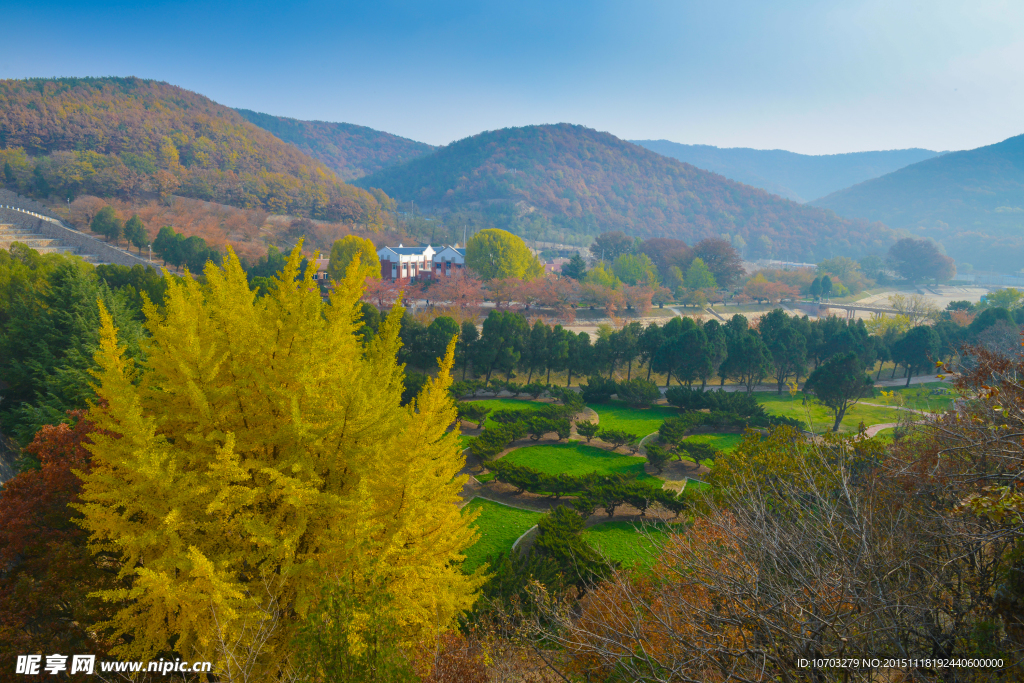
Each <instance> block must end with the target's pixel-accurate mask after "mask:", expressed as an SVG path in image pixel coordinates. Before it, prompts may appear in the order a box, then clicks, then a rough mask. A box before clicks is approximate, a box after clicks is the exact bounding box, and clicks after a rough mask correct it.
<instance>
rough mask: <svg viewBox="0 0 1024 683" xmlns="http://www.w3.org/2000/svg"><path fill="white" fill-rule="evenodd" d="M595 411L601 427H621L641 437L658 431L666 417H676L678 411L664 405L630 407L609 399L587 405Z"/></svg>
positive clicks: (622, 402)
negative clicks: (604, 401)
mask: <svg viewBox="0 0 1024 683" xmlns="http://www.w3.org/2000/svg"><path fill="white" fill-rule="evenodd" d="M588 407H589V408H593V409H594V412H596V413H597V416H598V418H599V419H598V423H599V424H600V426H601V429H622V430H624V431H627V432H629V433H630V434H636V435H637V436H638V437H640V438H641V439H642V438H644V437H645V436H647V435H648V434H650V433H652V432H656V431H658V428H659V427H661V423H662V422H664V421H665V418H667V417H678V415H679V411H678V410H676V409H675V408H666V407H665V406H654V407H653V408H645V409H641V408H630V407H629V406H627V405H626V403H625V402H624V401H609V402H608V403H595V404H590V405H588Z"/></svg>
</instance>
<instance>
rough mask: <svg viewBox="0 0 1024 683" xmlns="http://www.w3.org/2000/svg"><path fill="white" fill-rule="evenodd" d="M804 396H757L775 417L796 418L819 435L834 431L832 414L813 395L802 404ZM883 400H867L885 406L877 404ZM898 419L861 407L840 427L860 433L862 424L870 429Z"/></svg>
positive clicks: (883, 409) (884, 411)
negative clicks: (858, 426)
mask: <svg viewBox="0 0 1024 683" xmlns="http://www.w3.org/2000/svg"><path fill="white" fill-rule="evenodd" d="M804 396H805V394H804V393H803V392H798V393H797V395H796V396H790V395H789V394H788V393H786V392H783V393H782V395H781V396H780V395H778V394H776V393H774V392H771V393H769V392H756V393H755V394H754V397H755V398H756V399H757V402H758V403H760V404H761V405H763V406H764V409H765V410H767V411H768V412H769V413H771V414H773V415H780V416H783V417H792V418H796V419H797V420H800V421H801V422H802V423H804V425H805V426H806V428H807V429H808V430H809V431H812V432H815V433H822V432H825V431H828V430H830V429H832V422H833V419H832V412H831V411H830V410H829V409H828V408H826V407H825V406H823V405H822V404H820V403H817V402H816V401H814V399H813V397H812V396H810V395H806V396H807V404H806V405H804V404H803V401H802V399H803V397H804ZM881 398H882V397H881V396H875V397H874V398H866V399H863V400H865V401H868V402H870V403H881V401H880V400H875V399H881ZM896 417H897V415H896V411H895V410H893V409H892V408H887V407H885V406H869V405H865V404H864V403H858V404H857V405H855V406H854V407H852V408H850V409H849V410H847V411H846V416H845V417H844V418H843V422H842V424H840V425H839V430H840V431H845V432H856V431H857V425H859V424H860V422H861V421H862V420H863V421H864V425H865V426H866V427H870V426H871V425H874V424H880V423H883V422H895V421H896Z"/></svg>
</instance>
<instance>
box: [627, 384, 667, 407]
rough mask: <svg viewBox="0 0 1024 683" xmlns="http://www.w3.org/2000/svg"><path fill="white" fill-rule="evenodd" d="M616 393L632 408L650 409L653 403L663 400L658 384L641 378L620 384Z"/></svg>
mask: <svg viewBox="0 0 1024 683" xmlns="http://www.w3.org/2000/svg"><path fill="white" fill-rule="evenodd" d="M616 393H617V394H618V396H619V398H621V399H622V400H623V401H625V402H626V404H627V405H628V406H629V407H630V408H650V407H651V404H652V403H654V402H655V401H657V400H658V399H659V398H661V390H660V389H659V388H658V385H657V384H655V383H654V382H651V381H649V380H646V379H639V378H638V379H632V380H630V381H628V382H619V383H618V391H617V392H616Z"/></svg>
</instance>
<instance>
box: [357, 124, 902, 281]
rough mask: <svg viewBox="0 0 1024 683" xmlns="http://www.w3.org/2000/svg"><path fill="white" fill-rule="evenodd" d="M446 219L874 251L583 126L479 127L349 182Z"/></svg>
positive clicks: (845, 231)
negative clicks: (474, 132)
mask: <svg viewBox="0 0 1024 683" xmlns="http://www.w3.org/2000/svg"><path fill="white" fill-rule="evenodd" d="M354 182H355V183H356V184H358V185H359V186H361V187H368V188H369V187H374V188H381V189H382V190H384V191H385V192H386V193H388V194H389V195H390V196H392V197H394V198H396V199H398V200H399V201H415V203H416V206H417V207H419V208H420V209H422V210H423V211H424V212H433V213H435V214H437V215H438V216H441V217H444V218H445V219H446V220H447V222H449V223H456V224H461V222H462V221H466V222H470V219H473V220H475V221H476V224H481V225H490V226H495V227H504V228H506V229H509V230H512V231H513V232H517V233H519V234H522V235H524V236H526V237H529V238H532V239H545V240H550V241H561V242H565V241H567V239H568V238H569V237H572V236H579V235H593V234H597V233H600V232H604V231H606V230H622V231H624V232H626V233H627V234H630V235H635V236H639V237H675V238H679V239H683V240H687V241H694V240H699V239H701V238H703V237H708V236H712V235H714V236H718V235H727V236H728V237H729V238H730V239H732V240H733V242H734V244H737V245H738V246H740V247H742V246H744V245H746V246H747V250H746V251H747V255H748V256H749V257H752V258H758V257H766V256H772V257H776V258H786V259H793V260H802V261H807V260H811V259H818V258H820V257H823V256H824V257H827V256H829V255H830V254H833V253H834V254H846V255H851V256H856V255H858V254H862V253H866V252H868V251H870V250H876V251H884V250H885V249H887V248H888V246H889V244H890V243H891V242H892V235H891V233H890V231H889V230H888V229H887V228H885V226H882V225H880V224H875V225H868V224H867V223H866V222H863V221H850V220H846V219H841V218H838V217H837V216H835V214H833V213H831V212H828V211H823V210H821V209H818V208H814V207H808V206H803V205H801V204H798V203H796V202H793V201H790V200H788V199H783V198H781V197H777V196H775V195H772V194H769V193H768V192H765V191H764V190H760V189H756V188H753V187H750V186H748V185H742V184H740V183H737V182H735V181H732V180H728V179H727V178H724V177H722V176H720V175H717V174H714V173H710V172H708V171H702V170H700V169H698V168H696V167H694V166H691V165H689V164H685V163H682V162H679V161H676V160H675V159H670V158H668V157H665V156H662V155H660V154H656V153H654V152H652V151H650V150H647V149H644V148H643V147H640V146H638V145H634V144H632V143H630V142H626V141H625V140H620V139H619V138H616V137H614V136H613V135H610V134H608V133H601V132H598V131H595V130H591V129H589V128H584V127H583V126H574V125H570V124H564V123H562V124H558V125H543V126H526V127H523V128H506V129H503V130H497V131H489V132H485V133H481V134H479V135H475V136H473V137H469V138H466V139H464V140H459V141H457V142H453V143H452V144H450V145H448V146H446V147H443V148H441V149H439V150H437V151H435V152H433V153H431V154H428V155H425V156H422V157H419V158H417V159H414V160H412V161H409V162H406V163H404V164H401V165H399V166H393V167H391V168H386V169H384V170H382V171H378V172H377V173H375V174H373V175H371V176H367V177H365V178H360V179H358V180H356V181H354Z"/></svg>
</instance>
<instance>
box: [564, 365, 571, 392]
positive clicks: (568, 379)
mask: <svg viewBox="0 0 1024 683" xmlns="http://www.w3.org/2000/svg"><path fill="white" fill-rule="evenodd" d="M570 384H572V366H571V365H570V366H569V376H568V377H567V378H566V380H565V386H566V387H568V386H569V385H570Z"/></svg>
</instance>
